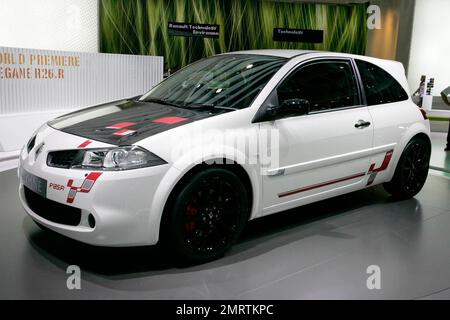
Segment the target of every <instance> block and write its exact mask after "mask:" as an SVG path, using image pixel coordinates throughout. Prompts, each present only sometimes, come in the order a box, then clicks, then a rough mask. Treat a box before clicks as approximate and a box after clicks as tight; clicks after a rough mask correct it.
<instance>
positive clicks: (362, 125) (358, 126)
mask: <svg viewBox="0 0 450 320" xmlns="http://www.w3.org/2000/svg"><path fill="white" fill-rule="evenodd" d="M370 125H371V123H370V122H369V121H364V120H359V121H358V122H357V123H355V128H356V129H364V128H367V127H369V126H370Z"/></svg>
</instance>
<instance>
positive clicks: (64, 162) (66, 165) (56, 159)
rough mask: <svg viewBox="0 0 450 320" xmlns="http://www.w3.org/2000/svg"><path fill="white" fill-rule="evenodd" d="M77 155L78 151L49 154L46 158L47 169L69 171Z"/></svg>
mask: <svg viewBox="0 0 450 320" xmlns="http://www.w3.org/2000/svg"><path fill="white" fill-rule="evenodd" d="M79 155H80V151H79V150H65V151H54V152H50V153H49V154H48V156H47V165H48V166H49V167H56V168H63V169H70V168H71V167H72V165H73V164H74V161H75V160H76V159H77V157H78V156H79Z"/></svg>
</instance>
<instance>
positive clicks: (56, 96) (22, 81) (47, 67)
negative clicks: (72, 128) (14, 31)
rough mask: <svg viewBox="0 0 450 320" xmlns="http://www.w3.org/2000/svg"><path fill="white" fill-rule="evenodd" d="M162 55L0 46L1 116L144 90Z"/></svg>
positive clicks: (159, 71)
mask: <svg viewBox="0 0 450 320" xmlns="http://www.w3.org/2000/svg"><path fill="white" fill-rule="evenodd" d="M162 76H163V58H162V57H153V56H132V55H117V54H101V53H82V52H64V51H44V50H31V49H19V48H3V47H0V114H1V115H4V114H9V113H21V112H33V111H49V110H59V109H71V108H80V107H86V106H90V105H94V104H98V103H102V102H107V101H111V100H114V99H121V98H125V97H131V96H135V95H138V94H143V93H144V92H146V91H148V90H149V89H150V88H151V87H153V86H154V85H155V84H157V83H158V82H160V81H161V80H162Z"/></svg>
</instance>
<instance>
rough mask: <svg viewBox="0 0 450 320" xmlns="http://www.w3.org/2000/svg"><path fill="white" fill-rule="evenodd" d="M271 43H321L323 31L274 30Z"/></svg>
mask: <svg viewBox="0 0 450 320" xmlns="http://www.w3.org/2000/svg"><path fill="white" fill-rule="evenodd" d="M273 41H289V42H308V43H322V42H323V30H305V29H290V28H275V29H273Z"/></svg>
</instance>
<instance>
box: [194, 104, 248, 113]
mask: <svg viewBox="0 0 450 320" xmlns="http://www.w3.org/2000/svg"><path fill="white" fill-rule="evenodd" d="M186 107H187V108H192V109H210V110H214V109H222V110H232V111H235V110H239V109H238V108H233V107H225V106H217V105H214V104H212V103H210V104H202V103H191V104H188V105H186Z"/></svg>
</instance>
